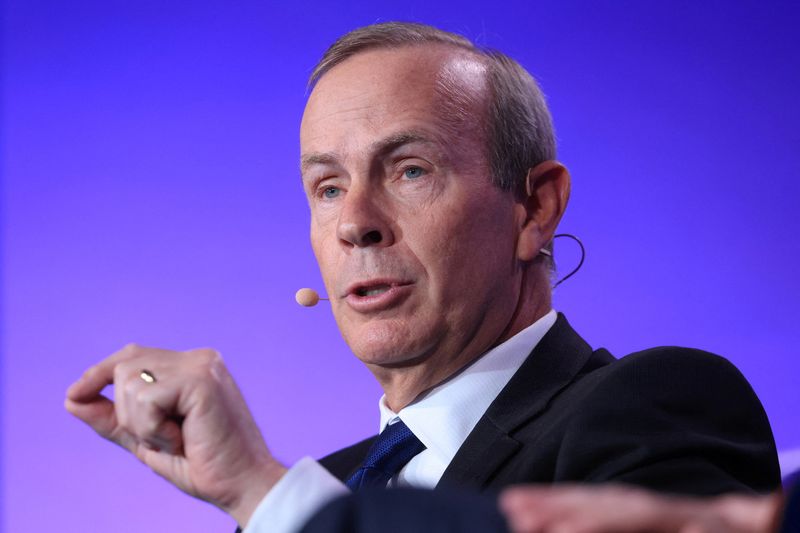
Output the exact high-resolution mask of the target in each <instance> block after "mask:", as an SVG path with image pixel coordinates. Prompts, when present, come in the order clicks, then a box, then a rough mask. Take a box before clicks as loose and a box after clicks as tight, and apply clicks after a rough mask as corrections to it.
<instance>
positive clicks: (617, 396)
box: [562, 346, 780, 494]
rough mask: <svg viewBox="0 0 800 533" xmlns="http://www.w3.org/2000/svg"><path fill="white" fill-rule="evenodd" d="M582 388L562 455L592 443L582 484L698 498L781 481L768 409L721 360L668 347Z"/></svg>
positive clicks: (596, 375)
mask: <svg viewBox="0 0 800 533" xmlns="http://www.w3.org/2000/svg"><path fill="white" fill-rule="evenodd" d="M582 381H583V383H581V384H579V386H578V388H579V389H582V392H581V393H580V397H581V400H579V401H578V402H576V403H575V404H574V406H575V407H576V408H575V410H574V411H573V412H572V416H571V417H570V421H569V422H568V423H567V427H566V431H565V436H564V442H563V443H562V446H563V447H562V452H564V453H566V455H568V456H572V457H576V456H578V455H580V452H581V450H582V451H583V453H586V451H587V450H586V442H585V440H584V439H585V438H586V436H587V435H592V439H591V440H592V442H593V444H592V450H591V453H589V454H588V455H587V456H586V457H591V459H592V460H591V463H585V464H583V465H582V466H581V469H582V470H583V472H584V474H583V475H584V476H585V478H588V479H589V480H594V481H602V480H610V479H614V480H616V481H621V482H631V483H635V484H642V485H645V486H647V485H649V484H651V483H652V484H653V486H654V488H660V489H662V490H665V489H666V490H674V491H676V492H690V493H697V494H715V493H719V492H724V491H726V490H744V491H747V490H756V491H767V490H771V489H773V488H774V487H775V486H776V485H777V483H778V482H779V479H780V478H779V473H778V468H777V454H776V451H775V443H774V440H773V436H772V430H771V428H770V426H769V421H768V419H767V416H766V413H765V411H764V408H763V406H762V405H761V402H760V401H759V399H758V397H757V396H756V394H755V392H754V391H753V389H752V387H751V386H750V384H749V383H748V382H747V380H746V379H745V378H744V376H743V375H742V373H741V372H740V371H739V370H738V369H737V368H736V367H735V366H734V365H733V364H732V363H731V362H730V361H728V360H727V359H725V358H723V357H720V356H718V355H715V354H712V353H709V352H705V351H703V350H697V349H692V348H682V347H676V346H664V347H658V348H651V349H648V350H643V351H640V352H636V353H632V354H630V355H627V356H625V357H622V358H620V359H618V360H617V361H615V362H613V363H611V364H609V365H606V366H603V367H602V368H598V369H597V370H595V371H594V372H591V373H589V374H588V375H586V376H585V378H584V379H583V380H582ZM576 454H577V455H576ZM573 466H575V464H574V463H573ZM689 479H691V480H692V481H691V483H688V482H687V483H688V484H686V485H684V482H685V480H689Z"/></svg>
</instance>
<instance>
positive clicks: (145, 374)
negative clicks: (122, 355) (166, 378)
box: [139, 369, 157, 383]
mask: <svg viewBox="0 0 800 533" xmlns="http://www.w3.org/2000/svg"><path fill="white" fill-rule="evenodd" d="M139 377H140V378H142V381H144V382H145V383H155V382H156V381H157V380H156V377H155V376H154V375H153V373H152V372H150V371H149V370H145V369H142V370H141V371H140V372H139Z"/></svg>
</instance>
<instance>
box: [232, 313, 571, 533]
mask: <svg viewBox="0 0 800 533" xmlns="http://www.w3.org/2000/svg"><path fill="white" fill-rule="evenodd" d="M555 321H556V312H555V311H553V310H551V311H550V312H549V313H547V314H546V315H544V316H543V317H542V318H540V319H539V320H537V321H536V322H534V323H533V324H531V325H530V326H528V327H527V328H525V329H524V330H522V331H520V332H519V333H517V334H516V335H514V336H513V337H511V338H510V339H508V340H507V341H505V342H504V343H502V344H500V345H498V346H495V347H494V348H492V349H491V350H489V351H488V352H486V353H485V354H484V355H483V356H481V357H479V358H478V359H477V360H476V361H475V362H474V363H472V364H471V365H469V366H468V367H466V368H465V369H463V370H462V371H460V372H459V373H458V374H456V375H455V376H453V377H451V378H450V379H448V380H447V381H445V382H444V383H442V384H440V385H438V386H436V387H434V388H433V389H431V390H429V391H428V392H426V393H424V394H422V395H420V396H419V397H418V398H417V399H415V400H414V401H413V402H412V403H411V404H409V405H407V406H406V407H404V408H403V409H401V410H400V411H399V412H398V413H395V412H393V411H392V410H391V409H389V407H387V406H386V397H385V396H383V397H381V399H380V402H379V403H378V407H379V409H380V414H381V421H380V427H379V431H383V429H384V428H385V427H386V426H387V425H388V424H392V423H394V422H396V421H397V420H402V421H403V422H404V423H405V424H406V426H408V428H409V429H410V430H411V431H412V432H413V433H414V435H416V436H417V438H418V439H419V440H420V441H422V443H423V444H424V445H425V450H423V451H422V452H420V453H419V454H417V455H416V456H415V457H414V458H412V459H411V461H409V462H408V463H407V464H406V465H405V466H404V467H403V469H402V470H400V472H399V473H398V474H397V475H396V476H395V477H394V478H393V479H392V480H391V481H390V482H389V485H390V486H412V487H420V488H433V487H435V486H436V484H437V483H438V482H439V480H440V479H441V477H442V474H444V471H445V469H446V468H447V466H448V465H449V464H450V461H452V460H453V457H454V456H455V454H456V452H457V451H458V449H459V448H460V447H461V445H462V444H463V443H464V441H465V440H466V439H467V436H469V434H470V433H471V432H472V430H473V428H474V427H475V425H476V424H477V423H478V420H480V418H481V417H482V416H483V414H484V413H485V412H486V410H487V409H488V408H489V405H490V404H491V403H492V402H493V401H494V399H495V398H496V397H497V395H498V394H500V391H501V390H503V387H505V386H506V384H507V383H508V382H509V380H510V379H511V376H513V375H514V374H515V373H516V371H517V370H518V369H519V367H520V366H522V363H523V362H524V361H525V359H526V358H527V357H528V354H530V352H531V350H532V349H533V348H534V347H535V346H536V345H537V344H538V343H539V341H540V340H541V339H542V337H544V335H545V334H546V333H547V332H548V331H549V330H550V328H551V327H552V326H553V324H554V323H555ZM347 492H348V488H347V487H346V486H345V485H344V484H343V483H342V482H341V481H339V480H338V479H336V478H335V477H333V476H332V475H331V474H330V473H329V472H328V471H327V470H325V468H323V467H322V465H320V464H319V463H318V462H316V461H314V460H313V459H311V458H308V457H305V458H303V459H301V460H300V461H298V462H297V463H296V464H295V465H294V466H293V467H292V468H290V469H289V471H288V472H287V473H286V474H285V475H284V476H283V478H281V480H280V481H279V482H278V483H277V484H276V485H275V486H274V487H273V488H272V490H271V491H270V492H269V493H268V494H267V495H266V496H265V497H264V499H263V500H261V503H259V505H258V507H257V508H256V510H255V512H254V513H253V516H252V517H251V518H250V522H249V523H248V524H247V527H246V528H245V529H244V533H293V532H295V531H297V530H299V529H300V528H301V527H302V526H303V525H304V524H305V523H306V522H307V521H308V520H309V519H310V518H311V516H313V515H314V513H315V512H317V511H318V510H319V509H320V508H321V507H322V506H324V505H325V504H326V503H328V502H329V501H330V500H332V499H334V498H336V497H337V496H340V495H342V494H347Z"/></svg>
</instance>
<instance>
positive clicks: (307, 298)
mask: <svg viewBox="0 0 800 533" xmlns="http://www.w3.org/2000/svg"><path fill="white" fill-rule="evenodd" d="M294 299H295V300H296V301H297V303H299V304H300V305H302V306H303V307H314V306H315V305H317V304H318V303H319V301H320V300H326V301H328V298H320V297H319V293H318V292H317V291H315V290H314V289H307V288H304V289H300V290H299V291H297V292H296V293H295V295H294Z"/></svg>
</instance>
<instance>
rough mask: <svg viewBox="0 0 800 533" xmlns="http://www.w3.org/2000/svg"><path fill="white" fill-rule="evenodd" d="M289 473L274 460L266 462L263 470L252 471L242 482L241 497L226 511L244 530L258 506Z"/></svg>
mask: <svg viewBox="0 0 800 533" xmlns="http://www.w3.org/2000/svg"><path fill="white" fill-rule="evenodd" d="M287 471H288V469H287V468H286V467H285V466H283V465H282V464H280V463H279V462H278V461H275V460H274V459H271V460H270V461H268V462H266V463H265V464H264V465H263V466H262V467H261V468H258V469H252V470H251V472H250V473H249V475H248V476H247V478H246V479H243V480H242V481H241V483H242V486H243V487H244V488H243V490H242V492H241V497H240V498H239V499H238V501H237V502H236V503H235V504H234V505H232V506H231V507H230V508H228V509H225V511H226V512H227V513H228V514H229V515H230V516H231V517H232V518H233V519H234V520H236V523H237V524H238V525H239V526H240V527H241V528H242V529H244V528H245V527H247V524H248V522H250V518H251V517H252V516H253V513H254V512H255V510H256V508H257V507H258V505H259V504H260V503H261V501H262V500H263V499H264V498H265V497H266V495H267V494H268V493H269V492H270V491H271V490H272V488H273V487H274V486H275V485H276V484H277V483H278V481H280V480H281V478H282V477H283V476H284V475H285V474H286V472H287Z"/></svg>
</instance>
